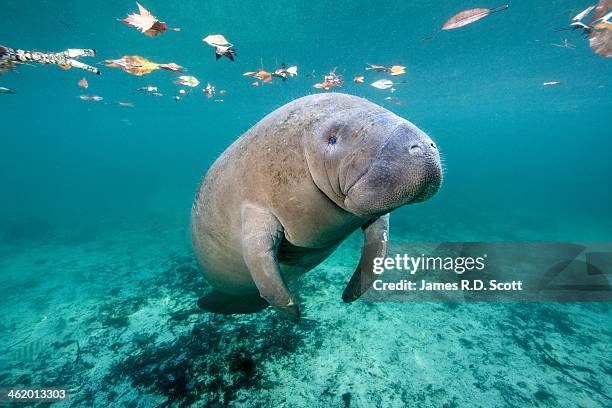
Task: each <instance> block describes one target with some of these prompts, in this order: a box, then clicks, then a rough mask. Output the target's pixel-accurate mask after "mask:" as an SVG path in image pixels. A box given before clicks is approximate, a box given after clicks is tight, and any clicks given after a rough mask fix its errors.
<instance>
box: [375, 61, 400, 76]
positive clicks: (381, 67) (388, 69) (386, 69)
mask: <svg viewBox="0 0 612 408" xmlns="http://www.w3.org/2000/svg"><path fill="white" fill-rule="evenodd" d="M369 70H373V71H378V72H388V73H390V74H391V75H393V76H396V75H402V74H405V73H406V67H405V66H403V65H393V66H390V67H386V66H384V65H374V64H368V66H367V67H366V71H369Z"/></svg>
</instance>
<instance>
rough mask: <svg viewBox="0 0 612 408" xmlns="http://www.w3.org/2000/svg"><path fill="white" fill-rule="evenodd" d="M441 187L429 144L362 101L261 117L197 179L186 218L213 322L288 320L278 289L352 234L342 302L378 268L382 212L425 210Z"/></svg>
mask: <svg viewBox="0 0 612 408" xmlns="http://www.w3.org/2000/svg"><path fill="white" fill-rule="evenodd" d="M441 182H442V170H441V165H440V156H439V154H438V150H437V147H436V145H435V143H434V142H433V141H432V140H431V139H430V138H429V136H427V134H425V133H424V132H423V131H422V130H420V129H419V128H417V127H416V126H415V125H414V124H412V123H411V122H409V121H407V120H406V119H403V118H401V117H399V116H397V115H395V114H394V113H392V112H390V111H388V110H386V109H384V108H383V107H381V106H378V105H376V104H374V103H371V102H369V101H367V100H365V99H362V98H359V97H356V96H351V95H346V94H341V93H329V94H316V95H310V96H305V97H303V98H299V99H296V100H294V101H292V102H290V103H288V104H286V105H284V106H282V107H281V108H279V109H277V110H275V111H274V112H272V113H270V114H268V115H267V116H266V117H264V118H263V119H262V120H261V121H259V122H258V123H257V124H256V125H255V126H253V127H252V128H251V129H249V130H248V131H247V132H246V133H245V134H244V135H242V136H241V137H240V138H239V139H237V140H236V141H235V142H234V143H233V144H232V145H231V146H230V147H229V148H227V150H226V151H225V152H224V153H223V154H222V155H221V156H220V157H219V158H218V159H217V160H216V161H215V162H214V163H213V165H212V166H211V167H210V169H209V170H208V172H207V173H206V175H205V176H204V178H203V180H202V182H201V184H200V186H199V188H198V191H197V194H196V196H195V200H194V202H193V206H192V210H191V240H192V244H193V248H194V250H195V254H196V257H197V259H198V262H199V264H200V267H201V270H202V272H203V274H204V276H205V278H206V279H207V281H208V282H209V283H210V285H212V287H213V288H214V290H213V291H212V292H211V293H209V294H208V295H206V296H204V297H202V298H201V299H200V300H199V301H198V305H199V306H200V308H202V309H205V310H208V311H210V312H215V313H225V314H231V313H252V312H256V311H259V310H262V309H264V308H265V307H267V306H269V305H272V306H273V307H274V308H276V309H277V310H279V311H281V312H283V313H285V314H287V315H289V316H291V317H299V315H300V308H299V306H298V303H297V301H296V298H295V296H294V295H293V294H292V293H291V292H290V291H289V289H288V288H287V285H286V281H287V280H288V279H292V278H294V277H296V276H299V275H301V274H303V273H305V272H307V271H308V270H310V269H312V268H314V267H315V266H317V265H319V264H320V263H321V262H323V261H324V260H325V258H327V257H328V256H329V255H330V254H331V253H332V252H333V251H334V250H335V249H336V248H337V247H338V245H339V244H340V243H341V242H342V241H343V240H344V239H345V238H347V237H348V236H349V235H350V234H351V233H353V232H354V231H356V230H357V229H359V228H361V229H362V230H363V234H364V238H365V242H364V246H363V249H362V253H361V259H360V261H359V265H357V267H356V269H355V271H354V273H353V275H352V277H351V279H350V280H349V283H348V285H347V287H346V289H345V290H344V293H343V295H342V298H343V300H344V301H345V302H351V301H353V300H355V299H357V298H359V296H361V294H362V293H363V292H364V291H365V290H366V289H367V287H368V285H364V284H363V282H368V281H369V280H371V279H372V276H370V275H371V272H370V273H368V268H362V265H368V264H370V265H371V262H372V258H373V257H375V256H385V254H386V251H387V242H388V236H389V212H390V211H392V210H394V209H395V208H398V207H400V206H403V205H406V204H413V203H418V202H422V201H425V200H427V199H428V198H430V197H431V196H433V195H434V194H435V193H436V191H437V190H438V189H439V187H440V184H441Z"/></svg>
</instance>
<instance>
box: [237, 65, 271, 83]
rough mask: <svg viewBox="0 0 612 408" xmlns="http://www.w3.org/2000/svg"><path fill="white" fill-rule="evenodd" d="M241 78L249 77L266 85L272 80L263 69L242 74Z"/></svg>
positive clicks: (269, 74)
mask: <svg viewBox="0 0 612 408" xmlns="http://www.w3.org/2000/svg"><path fill="white" fill-rule="evenodd" d="M242 75H243V76H250V77H254V78H257V79H259V80H260V81H261V82H263V83H264V84H265V83H268V82H270V81H271V80H272V74H271V73H269V72H268V71H265V70H264V69H263V68H260V69H258V70H257V71H249V72H245V73H244V74H242Z"/></svg>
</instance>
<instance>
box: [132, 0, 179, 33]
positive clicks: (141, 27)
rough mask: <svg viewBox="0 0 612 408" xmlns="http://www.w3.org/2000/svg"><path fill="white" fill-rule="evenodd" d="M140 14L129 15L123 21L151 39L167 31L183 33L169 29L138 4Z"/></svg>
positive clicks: (175, 29) (177, 29) (176, 29)
mask: <svg viewBox="0 0 612 408" xmlns="http://www.w3.org/2000/svg"><path fill="white" fill-rule="evenodd" d="M136 5H137V6H138V13H133V14H128V16H127V17H126V18H124V19H123V20H121V21H123V22H124V23H125V24H127V25H129V26H131V27H134V28H136V29H137V30H138V31H140V32H141V33H143V34H144V35H147V36H149V37H155V36H157V35H159V34H161V33H163V32H164V31H166V30H172V31H181V29H180V28H173V27H168V26H167V25H166V23H164V22H162V21H159V20H158V19H157V17H155V16H154V15H153V14H151V13H150V12H149V10H147V9H146V8H144V7H143V6H142V5H141V4H140V3H138V2H136Z"/></svg>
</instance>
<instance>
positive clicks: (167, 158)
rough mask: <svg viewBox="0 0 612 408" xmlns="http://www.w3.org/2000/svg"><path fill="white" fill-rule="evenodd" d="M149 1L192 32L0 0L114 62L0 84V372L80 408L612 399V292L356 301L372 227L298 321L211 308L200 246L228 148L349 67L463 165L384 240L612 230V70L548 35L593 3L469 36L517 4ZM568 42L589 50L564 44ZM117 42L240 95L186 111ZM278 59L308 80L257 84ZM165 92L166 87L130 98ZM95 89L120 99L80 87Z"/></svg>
mask: <svg viewBox="0 0 612 408" xmlns="http://www.w3.org/2000/svg"><path fill="white" fill-rule="evenodd" d="M143 5H144V6H145V7H147V8H148V9H149V10H150V11H151V12H152V13H153V14H154V15H156V16H158V17H159V18H160V20H162V21H167V22H168V25H170V26H173V27H180V28H181V31H180V32H172V31H169V32H166V33H164V34H163V35H160V36H158V37H155V38H150V37H147V36H144V35H142V34H140V33H139V32H138V31H137V30H135V29H133V28H130V27H128V26H127V25H125V24H123V23H121V22H120V21H117V19H121V18H124V17H125V16H126V15H127V13H128V12H133V11H134V10H135V9H136V5H135V4H134V2H132V1H126V0H122V1H115V0H112V1H104V2H102V1H60V0H56V1H16V0H3V2H2V15H3V19H2V20H3V21H2V24H1V25H0V44H2V45H5V46H8V47H13V48H21V49H27V50H40V51H61V50H64V49H67V48H94V49H96V51H97V55H96V56H95V57H91V58H83V59H82V60H83V62H86V63H89V64H92V65H95V66H97V67H99V68H100V70H101V71H102V72H101V75H100V76H96V75H92V74H89V73H87V72H83V71H79V70H76V69H71V70H68V71H65V70H62V69H59V68H58V67H53V66H34V65H32V66H30V65H20V66H18V67H17V69H16V71H14V72H6V73H4V74H3V75H2V76H0V86H1V87H7V88H10V89H13V90H15V92H16V93H15V94H0V112H1V117H2V128H1V129H2V130H1V131H0V135H1V136H0V212H1V213H2V214H3V216H2V217H1V218H0V305H1V306H0V307H1V310H2V313H1V314H0V334H1V335H0V386H7V387H8V386H11V387H13V386H15V387H16V386H19V387H41V386H55V387H66V388H68V389H69V390H70V397H69V399H68V400H67V401H65V402H63V403H61V404H59V405H65V406H92V405H93V406H106V405H114V406H134V407H137V406H158V405H163V406H191V405H193V406H227V405H230V406H241V407H242V406H244V407H250V406H286V407H301V406H340V407H349V406H353V407H362V406H398V407H399V406H432V407H439V406H447V407H452V406H524V405H536V406H584V407H598V406H610V403H611V401H612V395H611V394H612V393H611V391H610V390H611V386H612V380H611V375H612V364H611V362H610V358H609V355H610V346H611V345H612V319H611V315H610V308H609V304H608V303H565V304H557V303H542V304H537V303H526V304H519V303H508V304H491V303H486V304H485V303H477V304H457V303H407V304H403V303H367V302H356V303H354V304H350V305H347V304H344V303H342V300H341V298H340V294H341V293H342V290H343V288H344V286H345V285H346V282H347V281H348V279H349V277H350V275H351V274H352V272H353V269H354V267H355V265H356V264H357V262H358V260H359V253H360V247H361V240H362V238H361V236H360V234H355V235H354V236H352V237H351V238H350V239H348V240H347V241H346V242H345V243H344V244H343V245H342V246H341V247H340V248H339V249H338V250H337V251H336V252H335V253H334V254H333V255H332V256H331V257H330V258H329V259H328V260H327V261H326V262H325V263H323V264H322V265H320V266H319V267H317V268H316V269H314V270H313V271H311V272H309V273H308V274H307V275H305V276H303V277H301V278H300V279H299V280H297V281H294V282H291V283H290V285H293V287H295V288H297V289H296V290H295V292H294V293H298V294H299V295H298V296H299V300H300V303H301V304H302V310H303V318H302V319H301V320H300V321H298V322H297V323H296V322H291V321H288V320H285V319H283V318H281V317H279V316H278V315H277V314H275V313H274V311H272V310H266V311H264V312H261V313H258V314H254V315H246V316H219V315H212V314H207V313H203V312H200V311H199V310H198V309H197V306H196V300H197V299H198V298H199V297H200V296H201V295H202V294H203V293H205V292H206V291H207V290H209V286H208V284H207V283H206V281H205V280H204V278H203V277H202V276H201V273H200V272H199V271H198V269H197V264H196V262H195V258H194V255H193V252H192V249H191V244H190V240H189V212H190V208H191V203H192V200H193V196H194V194H195V191H196V188H197V185H198V183H199V181H200V179H201V178H202V176H203V175H204V173H205V172H206V170H207V168H208V167H209V166H210V165H211V164H212V162H213V161H214V160H215V159H216V158H217V157H218V156H219V154H221V153H222V152H223V151H224V150H225V148H227V147H228V146H229V145H230V144H231V143H232V142H233V141H234V140H235V139H236V138H237V137H239V136H240V135H241V134H242V133H243V132H244V131H246V130H247V129H248V128H249V127H251V126H252V125H253V124H255V123H256V122H257V121H258V120H259V119H261V118H262V117H263V116H264V115H266V114H267V113H269V112H271V111H272V110H274V109H276V108H278V107H280V106H282V105H284V104H285V103H287V102H290V101H292V100H293V99H296V98H298V97H301V96H304V95H308V94H311V93H314V92H323V91H319V90H317V89H315V88H313V86H312V85H313V84H314V83H316V82H320V81H321V79H322V77H323V76H324V75H325V74H326V73H328V72H329V71H330V70H332V69H333V68H334V67H337V68H336V73H337V74H340V75H342V76H343V77H344V84H343V86H342V87H341V88H335V89H334V90H338V91H340V92H345V93H350V94H354V95H358V96H362V97H365V98H367V99H369V100H370V101H372V102H374V103H377V104H380V105H382V106H384V107H386V108H388V109H390V110H391V111H393V112H395V113H397V114H398V115H400V116H402V117H404V118H406V119H408V120H410V121H412V122H414V123H415V124H416V125H417V126H419V127H420V128H422V129H423V130H425V131H426V132H427V133H428V134H429V135H430V136H431V137H432V138H433V139H434V140H435V141H436V143H437V145H438V146H439V148H440V151H441V154H442V157H443V160H444V163H445V172H444V183H443V185H442V187H441V189H440V191H439V192H438V194H437V195H436V196H435V197H434V198H432V199H431V200H429V201H427V202H425V203H422V204H417V205H410V206H406V207H403V208H400V209H398V210H396V211H394V212H393V213H392V215H391V240H392V241H396V242H411V241H414V242H441V241H492V242H495V241H546V242H548V241H560V242H565V241H571V242H610V241H611V240H612V216H611V215H612V214H611V212H610V208H612V189H611V188H610V185H611V184H612V164H611V161H610V152H612V131H611V130H610V126H609V124H610V112H612V98H611V91H610V90H611V87H612V65H611V64H610V59H608V58H603V57H601V56H599V55H597V54H595V53H594V52H593V51H592V50H591V49H590V48H589V45H588V40H585V39H583V38H582V37H581V35H580V33H579V32H572V31H562V32H556V31H555V28H557V27H563V26H566V25H567V24H568V22H569V21H570V20H571V17H572V16H574V15H575V14H576V13H578V12H579V11H581V10H583V9H584V8H586V7H587V6H589V5H590V3H589V2H588V1H582V0H559V1H527V0H522V1H512V2H510V3H509V8H508V9H507V10H505V11H503V12H499V13H495V14H492V15H490V16H488V17H487V18H485V19H483V20H481V21H477V22H475V23H474V24H471V25H469V26H466V27H463V28H460V29H457V30H451V31H441V30H440V26H441V25H442V24H443V23H444V22H445V21H446V20H447V19H448V18H449V17H450V16H452V15H453V14H455V13H457V12H459V11H461V10H463V9H467V8H473V7H495V6H498V5H499V4H497V3H491V2H488V0H487V1H480V2H477V1H464V0H462V1H435V2H434V1H419V2H407V1H387V2H384V3H380V4H377V3H376V2H367V1H314V2H283V3H279V2H272V1H259V2H254V1H252V2H251V1H249V2H246V1H229V0H224V1H193V0H192V1H189V0H185V1H180V2H169V1H162V0H147V1H146V3H143ZM215 33H222V34H224V35H225V36H226V37H227V38H228V39H229V40H230V41H231V42H233V43H234V44H235V46H236V48H237V52H238V55H237V57H236V61H235V62H231V61H229V60H227V59H225V58H222V59H220V60H219V61H215V56H214V49H213V48H211V47H209V46H208V45H206V44H205V43H203V42H202V38H203V37H205V36H207V35H208V34H215ZM565 39H567V40H568V42H569V43H571V44H573V45H574V46H575V48H572V47H567V48H564V47H558V46H554V45H553V44H564V40H565ZM123 55H141V56H143V57H146V58H148V59H150V60H152V61H156V62H176V63H177V64H179V65H181V66H183V67H185V68H186V70H187V71H186V74H187V75H193V76H195V77H197V78H198V79H199V80H200V81H201V83H202V85H204V86H205V85H206V83H210V84H212V85H214V86H215V87H216V89H217V92H218V91H219V90H221V89H224V90H226V93H225V94H224V95H220V94H219V93H217V95H216V96H215V97H214V98H207V97H206V95H204V94H203V93H202V92H201V88H202V85H201V86H200V87H198V88H195V89H193V90H190V89H189V90H188V91H187V94H186V95H184V96H183V97H182V98H181V99H180V100H178V101H176V100H175V99H174V98H173V96H175V95H178V90H179V87H178V86H177V85H175V84H173V80H175V79H176V77H177V75H178V74H175V73H173V72H168V71H164V70H159V71H155V72H152V73H151V74H149V75H144V76H141V77H137V76H132V75H129V74H127V73H125V72H122V71H121V70H119V69H115V68H106V67H104V66H103V65H98V63H99V62H101V61H103V60H105V59H111V58H112V59H115V58H119V57H121V56H123ZM283 63H285V64H287V65H288V66H292V65H297V66H298V70H299V71H298V76H297V77H294V78H289V79H288V80H287V81H280V80H278V79H275V80H273V81H272V83H269V84H260V86H258V87H254V86H252V85H251V83H252V82H253V80H254V79H253V78H249V77H244V76H243V75H242V74H243V73H244V72H246V71H256V70H257V69H258V68H260V67H262V66H263V68H265V69H267V70H274V69H276V68H279V67H280V66H281V64H283ZM367 63H371V64H380V65H396V64H399V65H405V66H406V67H407V72H406V74H404V75H402V76H400V77H397V78H396V77H393V78H392V79H393V80H394V81H395V80H396V79H397V82H398V83H397V84H396V86H395V88H396V90H395V92H393V93H391V92H390V90H380V89H376V88H373V87H371V86H370V85H369V84H370V83H371V82H373V81H375V80H377V79H383V78H390V77H389V75H388V74H384V73H378V72H373V71H365V67H366V64H367ZM313 71H314V73H313ZM311 74H312V75H311ZM357 74H362V75H365V83H363V84H356V83H353V80H352V78H353V76H354V75H357ZM83 77H86V78H87V80H88V82H89V88H88V89H87V90H83V89H80V88H78V87H77V81H78V80H79V79H81V78H83ZM404 80H405V83H402V81H404ZM552 81H559V82H561V83H560V84H558V85H553V86H544V85H543V83H544V82H552ZM148 85H153V86H157V87H158V88H159V91H160V92H161V93H163V94H164V95H163V96H160V97H153V96H150V95H146V94H145V93H142V92H138V91H137V89H138V88H140V87H143V86H148ZM89 93H91V94H95V95H99V96H102V97H103V98H104V99H103V100H102V101H99V102H95V101H85V100H81V99H79V98H78V96H79V95H82V94H89ZM386 98H390V99H386ZM220 99H222V102H221V101H219V100H220ZM117 102H133V105H134V106H133V107H129V106H120V105H118V104H117Z"/></svg>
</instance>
